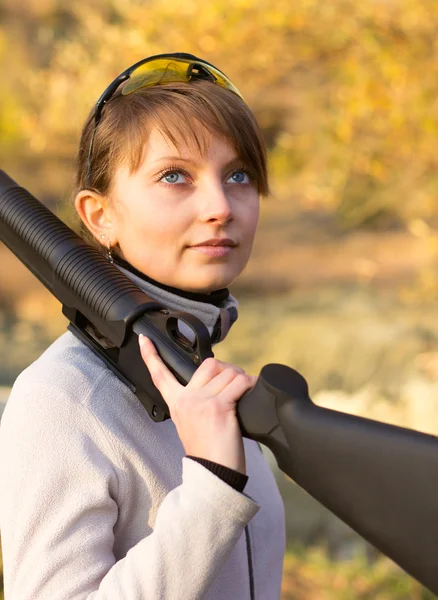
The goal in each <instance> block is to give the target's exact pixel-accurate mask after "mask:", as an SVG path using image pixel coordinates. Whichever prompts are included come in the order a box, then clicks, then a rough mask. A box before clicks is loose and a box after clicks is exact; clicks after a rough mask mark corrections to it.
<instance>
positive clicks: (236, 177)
mask: <svg viewBox="0 0 438 600" xmlns="http://www.w3.org/2000/svg"><path fill="white" fill-rule="evenodd" d="M227 183H250V177H249V175H248V173H247V172H246V171H243V170H239V171H234V173H233V174H232V175H231V177H230V178H229V179H228V181H227Z"/></svg>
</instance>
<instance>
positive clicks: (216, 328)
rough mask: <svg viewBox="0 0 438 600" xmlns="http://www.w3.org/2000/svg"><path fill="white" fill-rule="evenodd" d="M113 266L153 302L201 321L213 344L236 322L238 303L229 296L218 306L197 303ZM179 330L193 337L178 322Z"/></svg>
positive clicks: (183, 324) (122, 268) (118, 266)
mask: <svg viewBox="0 0 438 600" xmlns="http://www.w3.org/2000/svg"><path fill="white" fill-rule="evenodd" d="M114 264H115V266H116V267H117V268H118V269H120V271H122V273H124V274H125V275H126V276H127V277H128V278H129V279H130V280H131V281H132V282H133V283H135V285H137V286H138V287H139V288H140V289H142V290H143V291H144V292H145V293H146V294H147V295H148V296H150V297H151V298H152V299H153V300H156V301H157V302H161V303H162V304H164V306H166V307H167V308H170V309H172V310H180V311H182V312H187V313H189V314H191V315H193V316H194V317H197V318H198V319H199V320H200V321H202V322H203V323H204V325H205V326H206V327H207V329H208V332H209V334H210V337H211V341H212V343H213V344H214V343H217V342H221V341H222V340H223V339H224V338H225V337H226V335H227V333H228V332H229V330H230V329H231V326H232V325H233V323H234V322H235V321H236V320H237V308H238V302H237V300H236V299H235V298H234V296H232V295H231V294H229V295H228V297H227V298H225V300H223V302H221V304H220V305H219V306H214V305H213V304H209V303H207V302H198V301H196V300H191V299H189V298H186V297H184V296H180V295H176V294H173V293H172V292H170V291H168V290H165V289H162V288H160V287H158V286H157V285H154V284H153V283H152V282H150V281H146V280H145V279H142V278H141V277H139V276H138V275H135V274H134V273H132V272H131V271H129V270H128V269H126V268H124V267H122V266H121V265H119V264H117V263H116V262H115V263H114ZM179 328H180V330H181V333H182V334H183V335H184V336H186V337H187V338H188V339H190V338H192V337H193V333H192V330H191V329H190V328H189V327H188V326H187V325H185V323H183V322H180V323H179Z"/></svg>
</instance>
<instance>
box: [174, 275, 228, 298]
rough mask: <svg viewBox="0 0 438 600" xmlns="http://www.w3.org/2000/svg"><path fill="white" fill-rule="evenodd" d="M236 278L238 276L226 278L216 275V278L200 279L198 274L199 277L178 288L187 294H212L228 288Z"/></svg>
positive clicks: (188, 280)
mask: <svg viewBox="0 0 438 600" xmlns="http://www.w3.org/2000/svg"><path fill="white" fill-rule="evenodd" d="M236 277H237V275H235V276H234V277H231V276H225V275H224V274H223V273H222V274H221V275H216V276H215V277H212V276H209V277H200V276H199V274H198V277H196V278H194V279H187V280H186V281H185V282H184V283H183V286H178V287H180V289H184V290H186V291H187V292H195V293H196V292H197V293H200V294H210V293H211V292H215V291H216V290H221V289H223V288H226V287H228V286H229V285H230V284H231V283H232V282H233V281H234V280H235V279H236Z"/></svg>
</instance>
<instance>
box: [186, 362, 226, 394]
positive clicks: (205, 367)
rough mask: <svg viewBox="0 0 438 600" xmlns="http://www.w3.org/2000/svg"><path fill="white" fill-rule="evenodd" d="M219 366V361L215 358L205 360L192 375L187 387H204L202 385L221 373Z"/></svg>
mask: <svg viewBox="0 0 438 600" xmlns="http://www.w3.org/2000/svg"><path fill="white" fill-rule="evenodd" d="M221 365H222V363H221V361H219V360H217V359H216V358H206V359H205V360H204V361H203V362H202V363H201V365H200V366H199V367H198V368H197V369H196V371H195V372H194V374H193V375H192V378H191V380H190V382H189V383H188V386H190V388H192V389H195V388H196V389H199V388H201V387H204V385H206V384H207V383H208V382H209V381H211V379H213V377H215V376H216V375H218V373H220V372H221V371H222V366H221Z"/></svg>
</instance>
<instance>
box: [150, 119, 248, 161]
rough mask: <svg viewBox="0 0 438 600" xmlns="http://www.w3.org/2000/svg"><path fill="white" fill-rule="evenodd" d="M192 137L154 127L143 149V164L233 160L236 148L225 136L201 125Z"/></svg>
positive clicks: (196, 128)
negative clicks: (170, 159)
mask: <svg viewBox="0 0 438 600" xmlns="http://www.w3.org/2000/svg"><path fill="white" fill-rule="evenodd" d="M192 133H193V137H192V136H184V135H172V136H169V134H168V133H167V132H165V131H163V130H162V129H160V128H159V127H153V128H152V129H151V131H150V133H149V135H148V137H147V140H146V142H145V145H144V149H143V156H142V164H144V163H149V162H153V161H159V160H165V159H167V158H183V159H185V160H191V161H193V162H208V161H213V160H219V161H220V160H231V159H233V158H235V157H237V152H236V150H235V148H233V146H232V145H231V144H230V142H229V140H227V139H226V138H225V137H223V136H219V135H218V134H215V133H212V132H211V131H209V130H208V129H207V128H206V127H204V126H203V125H201V124H196V125H194V128H193V130H192Z"/></svg>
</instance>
